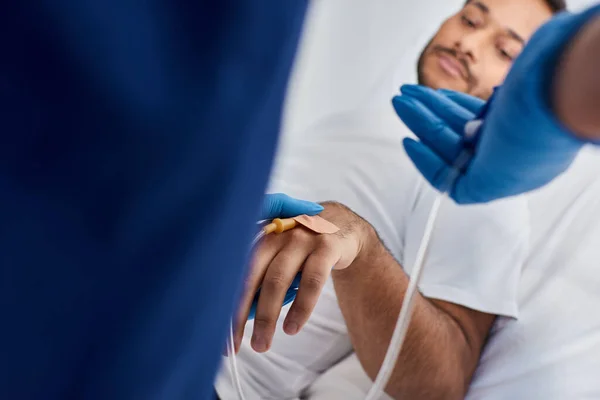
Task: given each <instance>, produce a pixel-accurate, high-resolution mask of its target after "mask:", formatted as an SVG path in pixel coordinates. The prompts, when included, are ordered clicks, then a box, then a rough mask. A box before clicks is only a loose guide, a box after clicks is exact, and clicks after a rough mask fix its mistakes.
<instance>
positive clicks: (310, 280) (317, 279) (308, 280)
mask: <svg viewBox="0 0 600 400" xmlns="http://www.w3.org/2000/svg"><path fill="white" fill-rule="evenodd" d="M325 279H326V277H325V276H324V275H323V274H322V273H317V272H303V273H302V288H303V289H305V290H307V291H309V292H318V291H320V290H321V288H322V287H323V285H324V284H325Z"/></svg>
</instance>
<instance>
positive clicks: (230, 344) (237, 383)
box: [227, 229, 265, 400]
mask: <svg viewBox="0 0 600 400" xmlns="http://www.w3.org/2000/svg"><path fill="white" fill-rule="evenodd" d="M264 236H265V231H264V230H262V229H261V230H260V231H259V232H258V233H257V234H256V236H254V239H252V244H251V247H250V248H252V249H253V248H254V247H255V246H256V245H257V244H258V242H260V240H261V239H262V238H263V237H264ZM227 353H228V355H229V357H228V358H229V369H230V370H231V383H232V384H233V387H234V388H235V391H236V393H237V397H238V400H246V397H245V396H244V392H243V391H242V382H241V379H240V371H239V369H238V366H237V358H236V355H235V340H234V337H233V319H232V320H231V321H229V340H228V341H227Z"/></svg>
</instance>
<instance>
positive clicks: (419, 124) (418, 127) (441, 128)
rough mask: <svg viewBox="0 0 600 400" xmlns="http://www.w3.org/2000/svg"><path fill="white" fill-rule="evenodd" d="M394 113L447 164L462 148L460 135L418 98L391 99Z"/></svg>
mask: <svg viewBox="0 0 600 400" xmlns="http://www.w3.org/2000/svg"><path fill="white" fill-rule="evenodd" d="M393 104H394V108H395V109H396V113H397V114H398V116H399V117H400V118H401V119H402V121H403V122H404V123H405V124H406V126H407V127H408V128H409V129H410V130H411V131H412V132H413V133H414V134H415V135H417V137H418V138H419V139H421V141H422V142H423V143H424V144H426V145H427V146H428V147H429V148H430V149H432V150H433V151H435V152H436V153H437V154H438V155H439V156H440V157H441V158H443V159H444V160H445V161H446V162H447V163H448V164H452V163H453V162H454V160H455V159H456V157H457V156H458V154H459V153H460V151H461V148H462V142H461V137H460V136H459V135H458V134H457V133H456V132H454V131H453V130H452V129H451V128H450V127H449V126H448V125H447V124H446V122H445V121H443V120H442V119H440V118H439V117H438V116H436V115H435V114H434V113H432V112H431V111H430V110H429V109H427V107H425V106H424V105H423V104H421V103H420V102H419V101H418V100H415V99H412V98H410V97H408V96H396V97H394V99H393Z"/></svg>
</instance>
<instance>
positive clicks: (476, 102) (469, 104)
mask: <svg viewBox="0 0 600 400" xmlns="http://www.w3.org/2000/svg"><path fill="white" fill-rule="evenodd" d="M438 92H439V93H441V94H443V95H444V96H446V97H447V98H448V99H450V100H452V101H453V102H455V103H456V104H458V105H459V106H461V107H463V108H465V109H467V110H469V111H470V112H471V113H473V114H474V115H478V114H479V113H480V112H481V110H482V109H483V106H485V101H483V100H481V99H480V98H478V97H474V96H470V95H468V94H465V93H460V92H455V91H454V90H448V89H438Z"/></svg>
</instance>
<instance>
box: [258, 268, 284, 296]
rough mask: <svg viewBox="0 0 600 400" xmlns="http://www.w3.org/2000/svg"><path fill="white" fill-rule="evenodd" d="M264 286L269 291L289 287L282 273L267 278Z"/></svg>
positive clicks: (276, 272) (274, 273)
mask: <svg viewBox="0 0 600 400" xmlns="http://www.w3.org/2000/svg"><path fill="white" fill-rule="evenodd" d="M262 286H263V288H264V289H265V290H268V291H273V290H281V289H282V288H285V287H286V286H287V285H286V278H285V275H284V274H283V273H282V272H280V271H275V272H272V273H271V274H269V276H267V277H266V278H265V280H264V282H263V284H262Z"/></svg>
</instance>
